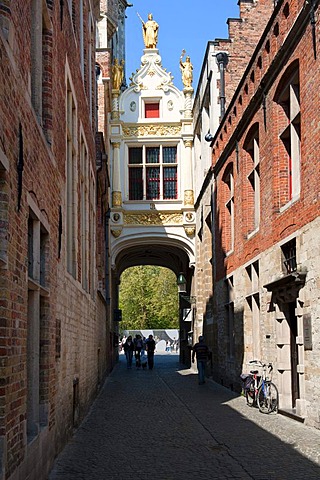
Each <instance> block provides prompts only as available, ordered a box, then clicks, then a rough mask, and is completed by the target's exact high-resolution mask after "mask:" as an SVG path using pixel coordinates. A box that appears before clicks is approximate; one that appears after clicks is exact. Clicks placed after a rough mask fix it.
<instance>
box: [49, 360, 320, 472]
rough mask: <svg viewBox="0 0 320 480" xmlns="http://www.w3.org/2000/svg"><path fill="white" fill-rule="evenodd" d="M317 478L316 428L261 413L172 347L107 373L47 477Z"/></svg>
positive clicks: (319, 452)
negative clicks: (200, 377) (143, 363)
mask: <svg viewBox="0 0 320 480" xmlns="http://www.w3.org/2000/svg"><path fill="white" fill-rule="evenodd" d="M131 478H132V479H134V478H137V479H138V478H139V479H140V478H141V479H144V478H152V479H156V480H187V479H197V480H200V479H206V480H207V479H235V478H237V479H256V480H267V479H268V480H270V479H277V480H280V479H281V480H285V479H288V480H289V479H290V480H298V479H306V480H307V479H308V480H309V479H320V432H319V431H317V430H313V429H311V428H308V427H306V426H304V425H303V424H301V423H299V422H296V421H294V420H291V419H289V418H286V417H284V416H282V415H278V414H271V415H263V414H261V413H260V412H259V411H258V410H257V409H255V408H249V407H247V406H246V402H245V399H244V398H243V397H241V396H238V395H235V394H233V393H232V392H230V391H229V390H228V389H225V388H224V387H221V386H220V385H218V384H216V383H214V382H212V381H211V380H208V381H207V383H206V384H205V385H201V386H199V385H198V382H197V376H196V375H195V372H194V371H192V370H185V369H183V367H182V366H181V365H180V364H179V363H178V356H176V355H173V354H171V355H170V354H163V355H156V357H155V368H154V370H153V371H149V370H145V371H143V370H136V369H135V368H132V370H127V368H126V365H125V359H124V357H123V356H122V355H121V356H120V362H119V364H118V365H117V366H116V367H115V369H114V371H113V372H112V374H111V375H110V377H108V379H107V380H106V382H105V384H104V386H103V388H102V390H101V392H100V394H99V396H98V398H97V400H96V402H95V403H94V405H93V406H92V408H91V410H90V412H89V415H88V416H87V417H86V419H85V420H84V422H83V423H82V424H81V426H80V427H79V429H78V430H77V432H76V433H75V435H74V437H73V439H72V440H71V442H70V443H69V444H68V445H67V446H66V448H65V449H64V451H63V452H62V453H61V455H60V456H59V457H58V458H57V460H56V463H55V465H54V468H53V470H52V472H51V474H50V476H49V480H109V479H120V480H122V479H123V480H124V479H131Z"/></svg>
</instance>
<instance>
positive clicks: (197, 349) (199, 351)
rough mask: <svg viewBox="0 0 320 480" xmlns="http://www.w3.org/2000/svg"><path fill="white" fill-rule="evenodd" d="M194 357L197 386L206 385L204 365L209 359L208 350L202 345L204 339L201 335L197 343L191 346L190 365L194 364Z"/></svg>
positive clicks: (206, 346)
mask: <svg viewBox="0 0 320 480" xmlns="http://www.w3.org/2000/svg"><path fill="white" fill-rule="evenodd" d="M195 357H196V358H197V368H198V380H199V385H203V384H204V383H206V382H205V379H204V377H205V371H206V363H207V360H208V357H209V348H208V345H206V344H205V343H204V338H203V336H202V335H200V337H199V341H198V342H197V343H196V344H195V345H194V346H193V349H192V363H194V358H195Z"/></svg>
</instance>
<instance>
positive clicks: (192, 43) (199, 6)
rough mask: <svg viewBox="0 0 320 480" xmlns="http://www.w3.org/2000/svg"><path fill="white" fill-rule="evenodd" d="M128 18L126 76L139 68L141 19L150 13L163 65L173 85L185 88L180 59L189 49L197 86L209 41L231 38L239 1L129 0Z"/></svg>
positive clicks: (141, 45) (142, 46) (142, 47)
mask: <svg viewBox="0 0 320 480" xmlns="http://www.w3.org/2000/svg"><path fill="white" fill-rule="evenodd" d="M130 2H131V3H133V6H132V7H129V8H127V10H126V13H127V19H126V78H127V82H128V84H129V83H130V82H129V77H130V76H131V74H132V72H135V71H136V69H137V68H139V67H140V63H141V62H140V59H141V56H142V55H143V49H144V43H143V39H142V29H141V21H140V20H139V18H138V16H137V12H138V13H139V14H140V15H141V17H142V18H143V20H144V21H147V19H148V13H152V14H153V19H154V20H155V21H156V22H157V23H158V24H159V38H158V46H157V48H158V49H159V53H160V55H161V58H162V65H163V67H164V68H166V69H167V71H168V72H171V73H172V75H173V76H174V80H173V82H174V84H175V85H176V86H177V87H178V88H180V89H181V88H182V87H183V85H182V81H181V74H180V69H179V58H180V55H181V51H182V50H183V49H185V50H186V54H187V55H189V56H190V58H191V62H192V64H193V68H194V70H193V72H194V81H193V87H194V89H196V87H197V82H198V78H199V74H200V70H201V67H202V62H203V57H204V53H205V50H206V47H207V42H208V41H209V40H214V39H215V38H228V25H227V23H226V22H227V19H228V18H238V17H239V6H238V1H237V0H130Z"/></svg>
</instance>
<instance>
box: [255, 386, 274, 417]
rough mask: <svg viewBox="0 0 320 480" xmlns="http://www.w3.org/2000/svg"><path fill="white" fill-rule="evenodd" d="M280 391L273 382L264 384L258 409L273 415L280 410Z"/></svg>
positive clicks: (260, 391)
mask: <svg viewBox="0 0 320 480" xmlns="http://www.w3.org/2000/svg"><path fill="white" fill-rule="evenodd" d="M278 398H279V394H278V389H277V387H276V386H275V384H274V383H272V382H264V383H263V384H262V385H261V386H260V388H259V391H258V398H257V401H258V407H259V410H260V412H261V413H271V412H274V411H276V410H277V408H278Z"/></svg>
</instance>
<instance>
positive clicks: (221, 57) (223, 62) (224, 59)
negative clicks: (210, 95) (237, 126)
mask: <svg viewBox="0 0 320 480" xmlns="http://www.w3.org/2000/svg"><path fill="white" fill-rule="evenodd" d="M216 59H217V62H218V65H219V72H220V121H221V120H222V118H223V117H224V114H225V104H226V95H225V75H224V73H225V68H226V66H227V65H228V62H229V57H228V54H227V53H226V52H219V53H217V55H216Z"/></svg>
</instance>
